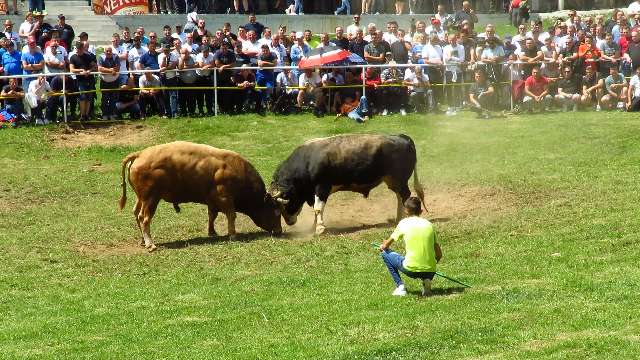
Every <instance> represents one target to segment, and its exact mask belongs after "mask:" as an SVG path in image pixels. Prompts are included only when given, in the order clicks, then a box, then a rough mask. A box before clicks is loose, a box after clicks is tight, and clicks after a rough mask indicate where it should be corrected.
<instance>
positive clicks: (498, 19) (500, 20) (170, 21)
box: [111, 14, 508, 33]
mask: <svg viewBox="0 0 640 360" xmlns="http://www.w3.org/2000/svg"><path fill="white" fill-rule="evenodd" d="M200 16H201V17H202V18H203V19H205V21H206V27H207V29H209V30H210V31H213V30H215V29H218V28H221V27H222V25H223V24H224V23H225V22H229V23H231V26H232V29H233V31H234V32H235V31H236V30H237V28H238V26H240V25H244V24H246V23H247V22H248V21H247V17H246V16H244V15H220V14H202V15H200ZM430 16H431V15H363V16H362V19H361V20H360V25H364V26H366V24H368V23H371V22H373V23H375V24H377V25H378V26H383V29H384V24H385V23H386V22H388V21H391V20H395V21H397V22H398V24H399V25H400V28H401V29H405V30H409V27H410V25H411V20H412V19H416V20H428V19H429V18H430ZM256 17H257V20H258V22H260V23H262V24H263V25H265V26H270V27H271V28H272V29H273V30H274V31H275V30H277V28H278V26H279V25H280V24H284V25H287V30H288V31H292V30H297V31H303V30H305V29H309V30H311V31H313V32H314V33H319V32H334V31H335V27H336V26H338V25H340V26H348V25H350V24H351V22H352V18H351V16H344V15H339V16H334V15H304V16H290V15H257V16H256ZM111 18H112V19H113V20H114V21H115V22H116V23H117V24H118V26H120V28H122V27H124V26H128V27H129V28H130V29H132V30H133V29H135V28H136V27H138V26H140V25H142V26H144V28H145V30H146V31H147V32H148V31H150V30H153V31H156V30H157V31H159V30H161V29H162V26H163V25H171V26H175V25H176V24H182V25H184V23H185V21H186V16H185V15H135V16H129V15H120V16H111ZM479 18H480V19H479V20H480V23H482V24H486V23H493V24H507V23H508V19H507V16H506V15H505V14H497V15H479Z"/></svg>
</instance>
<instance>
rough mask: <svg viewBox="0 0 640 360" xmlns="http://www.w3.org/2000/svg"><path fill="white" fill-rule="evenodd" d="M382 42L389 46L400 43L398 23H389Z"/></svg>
mask: <svg viewBox="0 0 640 360" xmlns="http://www.w3.org/2000/svg"><path fill="white" fill-rule="evenodd" d="M382 40H384V41H386V42H387V43H388V44H389V45H391V44H393V43H394V42H396V41H398V23H397V22H395V21H389V22H388V23H387V32H386V33H384V34H383V35H382Z"/></svg>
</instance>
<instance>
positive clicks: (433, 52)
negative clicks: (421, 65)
mask: <svg viewBox="0 0 640 360" xmlns="http://www.w3.org/2000/svg"><path fill="white" fill-rule="evenodd" d="M442 55H443V54H442V47H441V46H440V45H435V46H433V45H431V44H427V45H425V46H424V47H423V48H422V58H423V59H425V60H427V59H428V60H429V61H430V62H437V61H438V60H439V61H440V62H442Z"/></svg>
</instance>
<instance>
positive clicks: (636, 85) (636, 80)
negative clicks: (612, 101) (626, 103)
mask: <svg viewBox="0 0 640 360" xmlns="http://www.w3.org/2000/svg"><path fill="white" fill-rule="evenodd" d="M629 86H631V87H633V97H634V98H637V97H640V77H638V75H633V77H632V78H631V81H629Z"/></svg>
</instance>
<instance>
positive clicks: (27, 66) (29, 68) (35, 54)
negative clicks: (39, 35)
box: [21, 37, 44, 89]
mask: <svg viewBox="0 0 640 360" xmlns="http://www.w3.org/2000/svg"><path fill="white" fill-rule="evenodd" d="M27 46H28V51H27V52H23V53H22V57H21V60H22V70H23V74H24V75H31V74H40V73H42V70H43V69H44V56H43V55H42V52H40V50H39V49H38V47H37V46H36V40H35V39H34V38H33V37H29V40H28V42H27ZM34 79H35V78H34V77H25V78H23V79H22V88H24V89H28V88H29V83H30V82H31V81H32V80H34Z"/></svg>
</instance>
